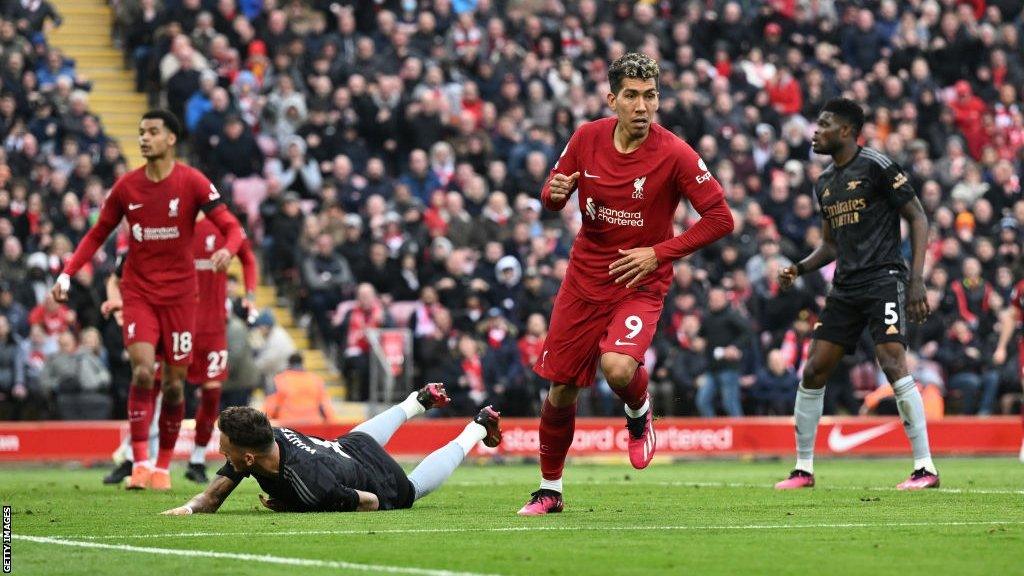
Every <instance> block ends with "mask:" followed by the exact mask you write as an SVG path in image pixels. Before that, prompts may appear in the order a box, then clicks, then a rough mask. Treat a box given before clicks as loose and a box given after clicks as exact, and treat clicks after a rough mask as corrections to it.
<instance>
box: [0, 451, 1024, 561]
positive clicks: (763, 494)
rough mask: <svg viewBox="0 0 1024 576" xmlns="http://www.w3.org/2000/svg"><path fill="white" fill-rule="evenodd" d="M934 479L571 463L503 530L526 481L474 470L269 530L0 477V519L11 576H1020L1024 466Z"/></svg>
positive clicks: (71, 477)
mask: <svg viewBox="0 0 1024 576" xmlns="http://www.w3.org/2000/svg"><path fill="white" fill-rule="evenodd" d="M666 460H667V459H666ZM656 462H657V461H656ZM937 463H938V465H939V467H940V472H941V474H942V483H943V487H942V488H941V489H939V490H932V491H928V492H920V493H900V492H897V491H896V490H895V489H894V488H893V486H895V484H896V483H897V482H899V481H901V480H903V479H904V478H905V477H906V476H907V474H908V473H909V472H910V462H909V460H907V459H900V460H852V459H850V460H822V461H819V462H818V463H817V466H816V468H817V470H816V472H817V481H818V487H817V488H814V489H811V490H803V491H798V492H786V493H777V492H775V491H773V490H772V489H771V488H770V486H771V484H772V483H773V482H774V481H776V480H778V479H780V478H782V477H783V476H785V474H786V473H787V472H788V470H789V469H788V466H789V462H788V461H784V462H741V461H694V462H677V463H671V464H669V463H665V462H662V463H660V464H655V465H653V466H652V467H651V468H649V469H647V470H644V471H636V470H632V469H631V468H629V467H628V466H623V465H572V464H570V465H569V466H568V467H567V470H566V477H565V483H566V511H565V513H563V514H559V515H552V516H548V517H540V518H519V517H517V516H516V515H515V511H516V510H517V509H518V508H519V507H520V506H521V505H522V504H523V502H524V501H525V499H526V498H527V497H528V496H529V493H530V492H531V491H532V490H534V489H535V487H536V483H537V477H538V471H537V468H536V467H535V466H525V465H506V466H501V465H495V466H481V465H475V464H473V463H468V464H467V465H465V466H464V467H462V468H461V469H460V470H459V471H458V472H457V473H456V474H455V476H453V477H452V479H451V480H450V482H449V483H448V484H447V485H445V486H444V487H443V488H441V489H440V490H439V491H438V492H436V493H434V494H433V495H431V496H429V497H428V498H426V499H424V500H422V501H420V502H419V503H417V505H416V506H415V507H413V509H411V510H403V511H394V512H382V513H363V514H356V513H352V514H275V513H272V512H270V511H269V510H265V509H263V508H262V507H261V506H260V505H259V501H258V500H257V496H256V495H257V490H258V486H257V485H256V483H255V482H254V481H252V480H246V481H245V482H243V484H242V485H241V486H240V487H239V488H238V489H236V491H235V493H234V494H233V495H232V497H231V498H230V499H229V500H228V502H227V504H226V505H225V506H224V507H223V508H222V509H221V512H219V513H217V514H215V515H193V516H186V517H163V516H159V515H157V513H158V512H160V511H161V510H164V509H167V508H170V507H172V506H175V505H178V504H180V503H182V502H184V501H185V500H186V499H187V498H188V497H190V496H191V495H192V494H193V493H195V492H197V488H196V487H195V485H193V484H191V483H189V482H187V481H186V480H184V478H183V477H182V469H181V468H178V469H176V470H175V471H174V472H173V476H174V482H175V484H174V489H173V490H172V491H171V492H170V493H166V494H158V493H151V492H150V493H138V492H131V493H130V492H126V491H124V490H123V489H118V488H113V487H107V486H102V485H101V483H100V478H101V477H102V475H103V472H102V471H100V470H81V469H77V470H70V469H58V468H17V467H11V466H9V465H8V466H4V467H3V468H0V502H2V503H3V504H8V505H11V506H12V507H13V517H12V524H13V532H14V540H13V549H12V553H13V567H14V574H87V575H90V576H95V575H97V574H143V575H147V576H150V575H169V574H186V575H190V576H191V575H199V574H282V573H289V572H290V573H292V574H299V573H302V574H312V575H315V574H416V575H422V576H442V575H452V574H457V573H461V574H470V575H481V574H504V575H523V576H526V575H571V576H581V575H585V574H636V575H645V576H646V575H651V574H702V575H703V574H799V575H806V574H809V573H810V574H851V575H852V574H856V575H860V574H869V575H872V576H877V575H881V574H899V575H901V576H906V575H910V574H929V575H934V574H956V575H971V574H978V575H992V574H1024V464H1021V463H1020V462H1018V461H1017V460H1016V459H1012V458H1002V459H940V460H938V462H937ZM33 536H34V537H43V538H50V539H51V540H40V539H35V540H30V539H26V537H33ZM52 539H59V540H60V541H59V542H57V541H54V540H52ZM69 543H73V544H74V545H69Z"/></svg>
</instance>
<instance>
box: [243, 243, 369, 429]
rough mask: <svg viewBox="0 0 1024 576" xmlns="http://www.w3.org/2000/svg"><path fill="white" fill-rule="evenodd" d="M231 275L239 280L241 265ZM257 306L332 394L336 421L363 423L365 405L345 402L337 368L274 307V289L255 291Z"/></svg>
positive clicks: (285, 311) (286, 310)
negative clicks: (285, 333) (269, 315)
mask: <svg viewBox="0 0 1024 576" xmlns="http://www.w3.org/2000/svg"><path fill="white" fill-rule="evenodd" d="M232 267H233V270H232V273H234V274H237V275H238V276H239V277H241V273H242V270H241V265H240V264H238V261H237V260H235V261H233V263H232ZM256 305H257V306H259V307H260V309H261V310H265V309H269V310H270V311H271V313H272V314H273V315H274V321H275V322H277V323H278V324H280V325H281V326H282V327H283V328H284V329H285V330H286V331H288V334H289V335H290V336H291V337H292V340H294V341H295V346H296V347H298V349H299V350H301V351H302V360H303V364H304V365H305V367H306V369H307V370H309V371H311V372H314V373H316V374H319V375H320V377H321V378H323V379H324V381H325V382H326V383H327V386H328V389H329V390H330V393H331V401H332V403H333V404H334V410H335V412H337V415H338V418H340V419H342V420H352V421H362V420H363V419H365V418H366V404H364V403H362V402H348V401H346V400H345V392H346V390H345V383H344V381H343V379H342V377H341V374H339V373H338V371H337V369H336V368H335V367H334V366H332V365H331V361H330V359H329V358H327V356H326V355H325V354H324V352H323V351H322V350H320V349H319V348H317V347H315V346H314V345H313V343H312V342H310V341H309V338H308V337H307V336H306V330H305V329H303V328H302V327H301V326H299V324H298V322H297V320H296V319H295V317H294V316H293V315H292V312H291V310H290V309H289V308H288V307H287V306H278V305H277V290H276V289H275V288H274V287H273V286H269V285H264V284H261V285H260V286H259V287H257V288H256Z"/></svg>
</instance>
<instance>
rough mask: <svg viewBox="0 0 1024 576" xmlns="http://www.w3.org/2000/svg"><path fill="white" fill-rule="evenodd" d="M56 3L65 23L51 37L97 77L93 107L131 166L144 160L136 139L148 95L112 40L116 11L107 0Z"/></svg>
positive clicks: (88, 75) (78, 66) (82, 68)
mask: <svg viewBox="0 0 1024 576" xmlns="http://www.w3.org/2000/svg"><path fill="white" fill-rule="evenodd" d="M56 4H57V9H58V10H59V11H60V13H61V16H63V17H64V24H63V25H62V26H61V27H60V28H57V29H55V30H53V31H52V32H51V33H50V34H49V38H48V41H49V42H50V43H51V44H52V45H53V46H56V47H58V48H60V49H61V50H62V51H63V52H64V55H65V56H67V57H69V58H73V59H74V60H75V65H76V66H75V68H76V70H77V71H78V73H79V74H80V75H82V76H83V77H85V78H86V79H88V80H90V81H92V83H93V87H92V92H91V93H90V95H89V109H90V110H92V112H93V113H94V114H96V115H97V116H99V117H100V120H101V122H102V123H103V128H104V130H105V131H106V133H107V136H109V137H111V138H113V139H114V140H117V141H118V142H119V143H120V144H121V149H122V150H123V151H124V155H125V158H126V159H127V160H128V166H129V167H131V168H134V167H136V166H139V165H141V164H142V162H143V159H142V156H141V155H140V154H139V149H138V146H136V140H137V138H138V130H139V117H141V116H142V114H143V113H144V112H145V111H146V109H147V103H146V96H145V94H138V93H136V92H135V77H134V74H135V73H134V71H132V70H128V69H125V67H124V54H123V53H122V52H121V50H119V49H117V48H115V47H114V43H113V41H112V40H111V38H112V26H113V22H114V14H113V11H111V9H110V7H109V6H108V5H107V3H106V2H104V1H103V0H60V2H57V3H56Z"/></svg>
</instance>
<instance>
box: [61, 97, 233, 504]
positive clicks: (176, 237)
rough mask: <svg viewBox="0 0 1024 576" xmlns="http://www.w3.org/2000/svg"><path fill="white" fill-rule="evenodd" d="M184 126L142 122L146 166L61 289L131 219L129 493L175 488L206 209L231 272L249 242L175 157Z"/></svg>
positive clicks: (167, 119)
mask: <svg viewBox="0 0 1024 576" xmlns="http://www.w3.org/2000/svg"><path fill="white" fill-rule="evenodd" d="M180 134H181V124H180V123H179V122H178V119H177V118H175V116H174V115H173V114H171V113H170V112H167V111H164V110H153V111H150V112H147V113H146V114H145V115H143V117H142V120H141V121H140V122H139V148H140V150H141V152H142V156H143V157H144V158H145V159H146V165H145V166H144V167H142V168H137V169H135V170H132V171H131V172H129V173H127V174H125V175H124V176H123V177H121V178H120V179H119V180H118V181H117V182H116V183H115V184H114V187H113V188H112V189H111V191H110V194H109V195H108V196H107V199H106V200H105V201H104V202H103V208H102V209H101V211H100V217H99V220H98V221H97V222H96V224H95V225H94V226H93V227H92V229H90V230H89V233H88V234H86V235H85V237H84V238H83V239H82V242H81V244H79V246H78V248H77V249H76V250H75V253H74V255H73V256H72V257H71V259H70V260H69V261H68V263H67V265H66V266H65V267H64V271H63V272H62V273H61V274H60V276H59V277H58V278H57V283H56V284H55V285H54V287H53V295H54V298H56V299H57V300H58V301H61V302H62V301H64V300H66V299H67V292H68V288H69V286H70V282H71V276H73V275H74V274H75V273H77V272H78V270H79V269H80V268H81V267H82V266H83V265H84V264H85V263H86V262H88V261H89V260H90V259H92V256H93V254H95V253H96V250H97V249H99V247H100V246H101V245H102V244H103V242H104V241H105V240H106V239H107V236H109V235H110V233H111V232H112V231H113V230H114V229H115V228H116V227H117V226H118V224H119V223H120V222H121V219H122V218H126V219H127V221H128V226H129V231H130V235H131V240H130V249H129V250H128V256H127V259H126V260H125V266H124V276H123V277H122V279H121V291H122V296H123V300H124V311H123V314H124V326H123V328H122V329H123V331H124V341H125V345H126V346H127V347H128V356H129V358H130V360H131V364H132V384H131V388H130V389H129V392H128V418H129V423H130V429H131V436H132V452H133V453H134V455H135V465H134V467H133V469H132V476H131V478H130V479H129V481H128V488H129V489H143V488H146V487H151V488H154V489H159V490H166V489H169V488H170V475H169V474H168V471H167V469H168V467H169V466H170V461H171V455H172V454H173V451H174V443H175V442H176V441H177V438H178V431H179V430H180V429H181V420H182V416H183V415H184V408H185V405H184V402H183V400H184V395H183V386H182V382H183V380H184V378H185V373H186V371H187V369H188V365H189V364H190V363H191V361H192V346H193V341H192V335H193V333H194V332H195V311H196V299H197V284H196V272H195V264H194V263H193V258H192V235H193V231H194V229H195V222H196V215H197V214H198V213H199V211H200V210H202V211H203V212H205V213H206V214H207V216H208V217H209V218H210V221H211V222H213V224H214V225H216V227H217V228H218V229H219V230H221V232H223V233H224V235H225V236H226V238H227V244H226V247H225V248H222V249H221V250H218V251H217V252H216V253H215V254H213V256H212V257H211V261H212V262H213V263H214V265H215V267H216V268H218V269H223V268H226V267H227V264H228V262H230V260H231V257H232V255H233V254H234V253H235V252H237V251H238V247H239V246H240V245H241V243H242V240H243V239H244V234H243V232H242V228H241V226H239V224H238V221H237V220H236V219H235V218H234V217H233V216H232V215H231V213H230V212H228V209H227V207H225V206H223V204H222V203H221V198H220V194H219V193H218V192H217V189H216V188H215V187H214V186H213V184H211V183H210V181H209V180H207V179H206V177H205V176H203V175H202V173H200V172H199V171H198V170H195V169H193V168H190V167H189V166H186V165H184V164H180V163H178V162H176V161H175V155H174V146H175V144H176V143H177V141H178V137H179V136H180ZM157 346H159V350H160V353H161V354H162V357H163V359H164V371H163V400H162V402H161V406H160V422H159V425H160V450H159V453H158V456H157V461H156V466H155V468H154V467H153V466H152V465H151V464H150V463H149V462H148V460H147V446H146V444H147V436H148V430H149V425H150V422H151V421H152V417H153V414H152V410H153V406H152V395H153V394H155V393H156V392H155V390H153V363H154V359H155V355H156V350H157Z"/></svg>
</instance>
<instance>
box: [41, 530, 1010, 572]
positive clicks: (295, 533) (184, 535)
mask: <svg viewBox="0 0 1024 576" xmlns="http://www.w3.org/2000/svg"><path fill="white" fill-rule="evenodd" d="M1020 525H1024V520H973V521H972V520H968V521H960V522H958V521H950V522H843V523H828V522H826V523H815V524H720V525H707V524H701V525H675V526H596V525H595V526H579V525H575V524H572V525H570V524H566V525H563V526H504V527H496V528H486V527H482V528H391V529H378V528H363V529H359V530H351V529H349V530H280V531H273V532H264V533H261V534H260V536H359V535H363V536H374V535H380V534H458V533H465V532H513V533H515V532H519V533H522V532H575V531H586V530H596V531H602V532H640V531H658V532H662V531H663V532H669V531H704V530H810V529H819V528H825V529H843V528H850V529H860V528H913V527H924V526H932V527H942V526H945V527H970V526H1020ZM252 535H253V534H252V532H168V533H162V534H134V535H133V534H121V535H116V536H55V537H53V538H52V539H54V540H56V541H58V542H60V543H67V542H73V541H83V540H84V541H85V542H80V544H92V543H93V542H90V541H95V540H114V539H149V538H211V537H219V536H224V537H227V536H231V537H234V536H252ZM21 538H26V539H27V538H37V537H35V536H32V537H30V536H21ZM150 550H163V549H162V548H152V549H150ZM211 554H221V553H219V552H215V553H211ZM236 556H237V555H236ZM403 570H404V569H403ZM416 570H418V571H417V572H403V573H410V574H442V573H443V574H446V575H448V576H452V575H455V574H457V573H455V572H439V571H430V570H426V571H423V570H419V569H416ZM458 574H468V573H458Z"/></svg>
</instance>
